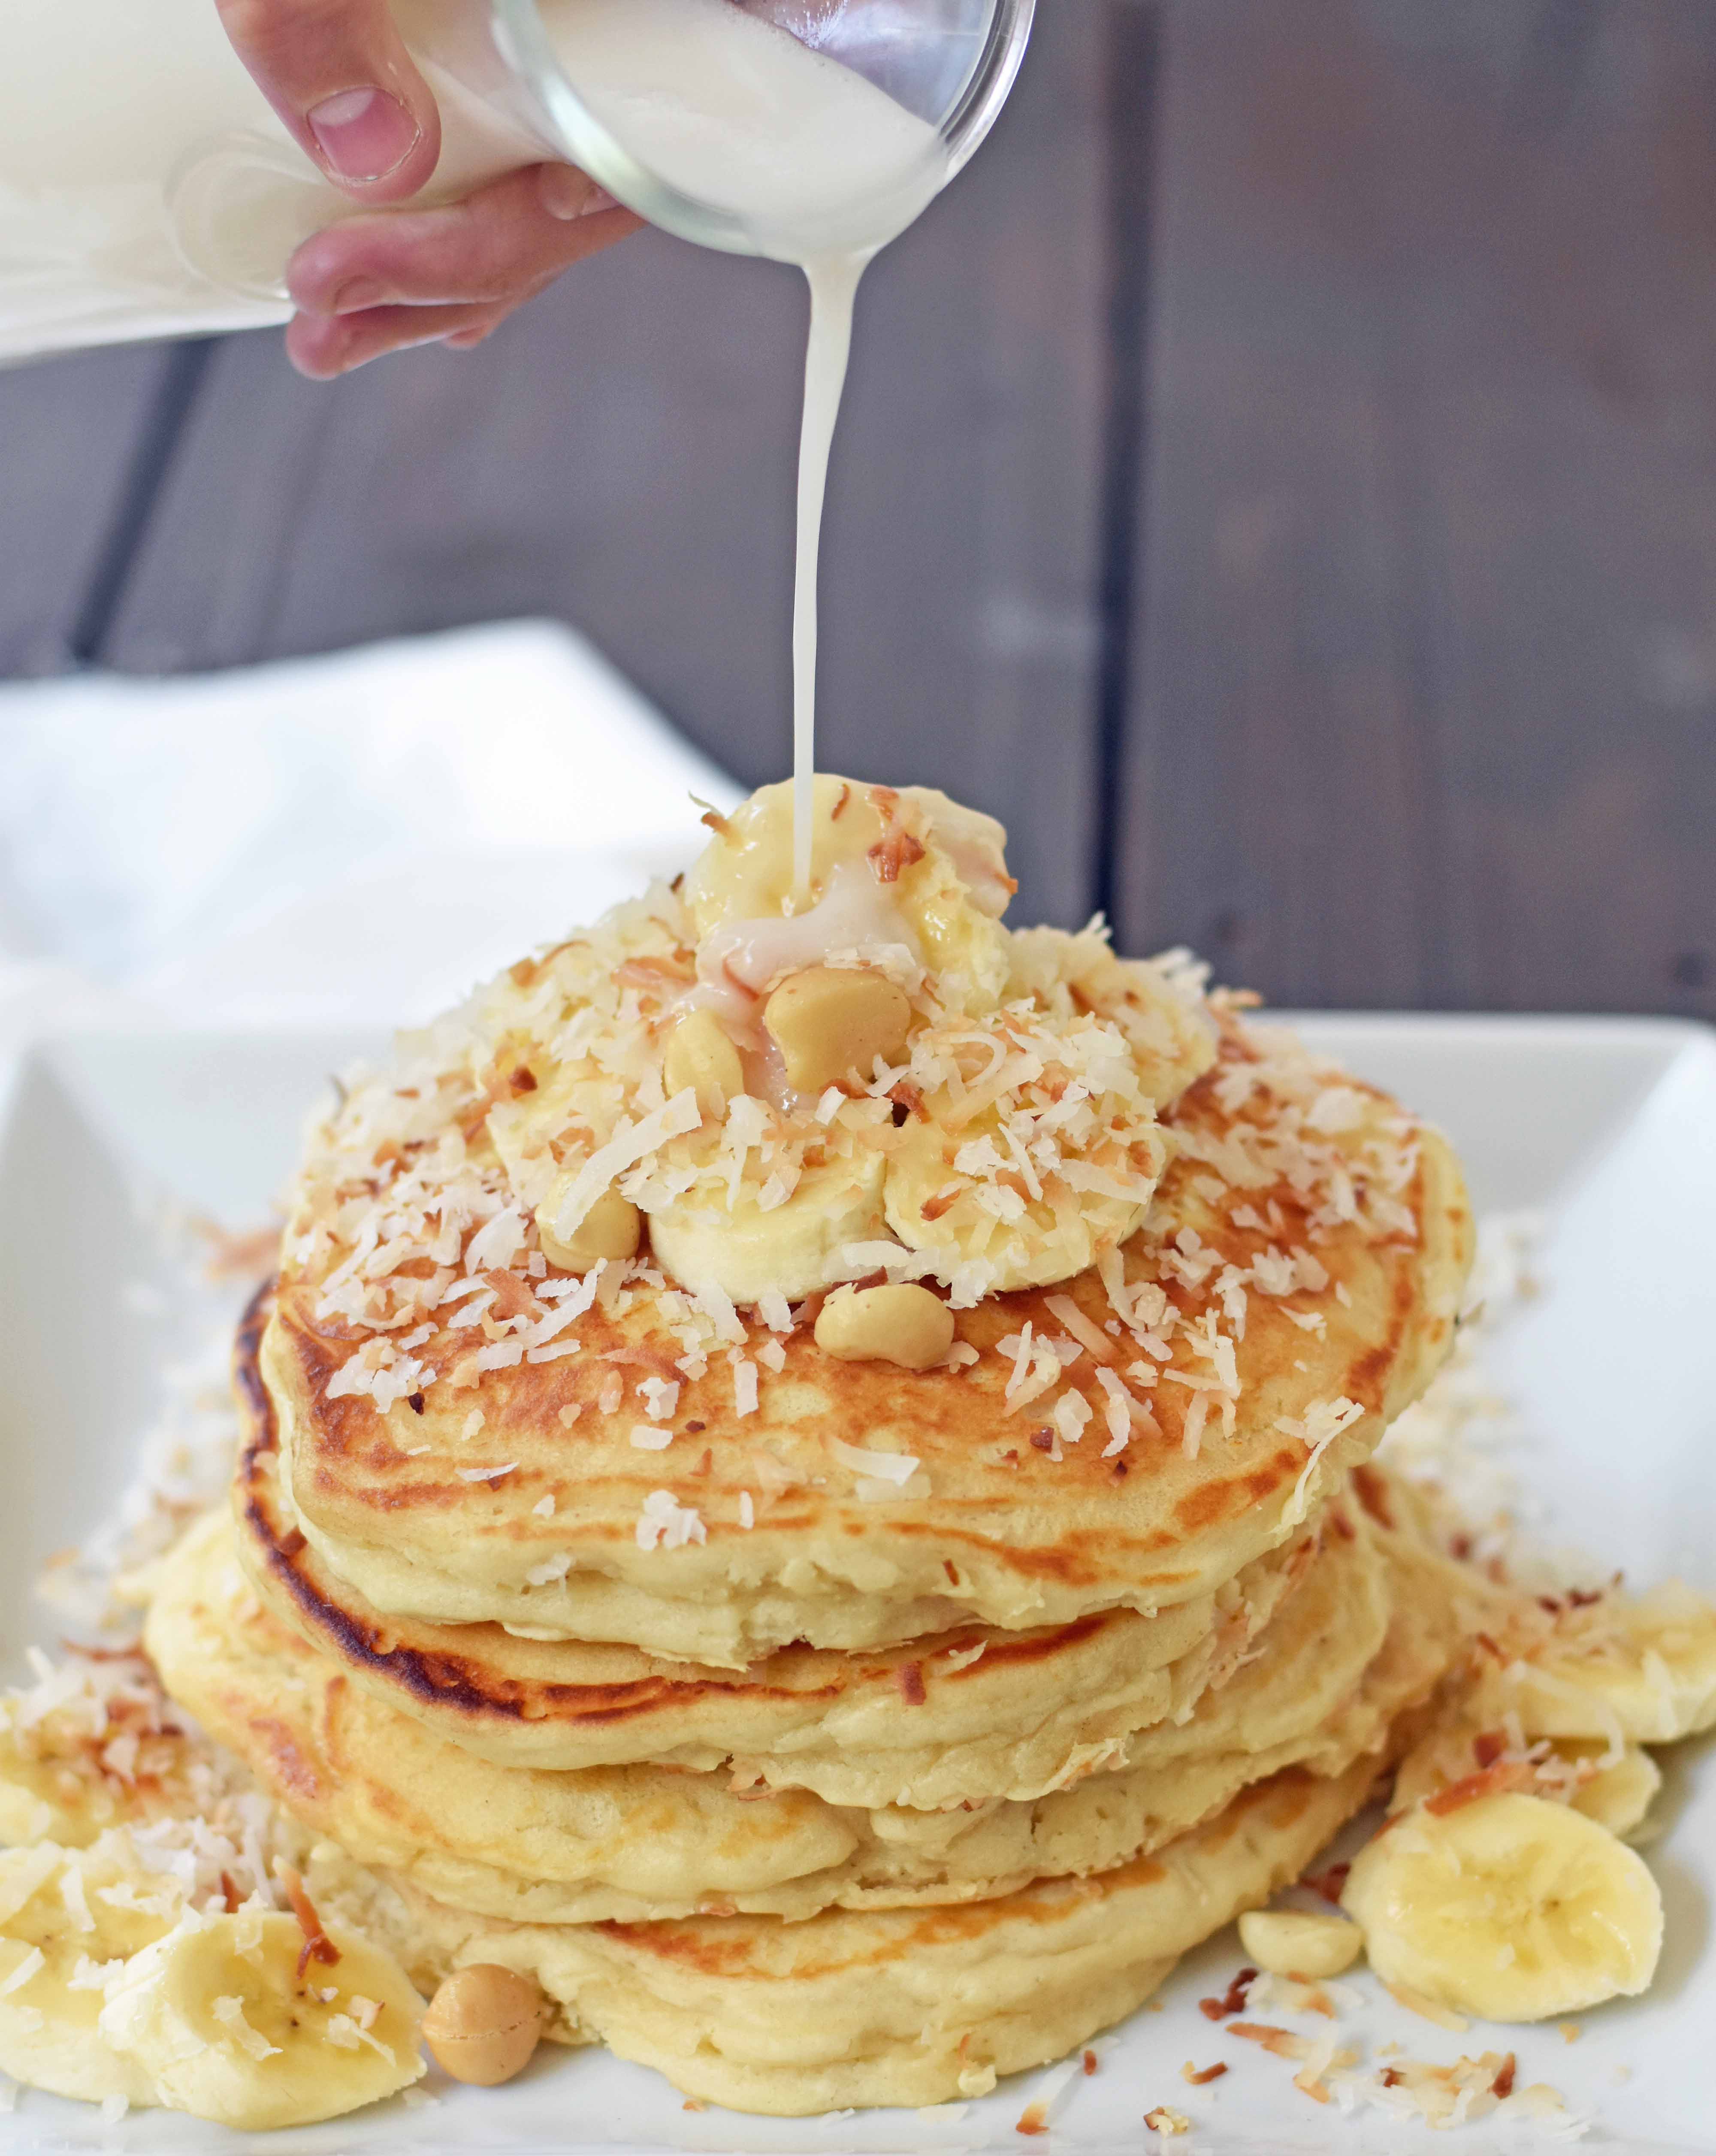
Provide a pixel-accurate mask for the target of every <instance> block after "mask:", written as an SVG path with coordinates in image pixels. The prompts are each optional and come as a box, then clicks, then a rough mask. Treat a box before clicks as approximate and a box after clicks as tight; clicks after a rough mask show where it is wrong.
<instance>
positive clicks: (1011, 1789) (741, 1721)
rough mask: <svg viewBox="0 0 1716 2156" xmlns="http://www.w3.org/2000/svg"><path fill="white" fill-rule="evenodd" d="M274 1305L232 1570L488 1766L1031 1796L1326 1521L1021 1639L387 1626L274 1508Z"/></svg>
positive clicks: (1090, 1758) (242, 1340)
mask: <svg viewBox="0 0 1716 2156" xmlns="http://www.w3.org/2000/svg"><path fill="white" fill-rule="evenodd" d="M268 1307H269V1299H268V1297H267V1296H266V1295H264V1296H263V1297H261V1298H259V1301H258V1303H257V1305H256V1306H254V1307H253V1309H252V1311H251V1312H249V1313H248V1316H247V1317H246V1320H245V1322H244V1323H243V1325H242V1326H241V1327H240V1329H239V1334H238V1354H237V1358H236V1363H235V1374H236V1379H237V1389H238V1396H239V1399H240V1402H241V1405H242V1407H243V1410H244V1413H245V1416H246V1419H247V1423H248V1430H247V1435H246V1441H245V1444H244V1446H243V1451H242V1454H241V1458H240V1462H239V1468H238V1476H237V1480H236V1482H235V1485H234V1490H233V1502H234V1509H235V1512H236V1514H237V1517H238V1556H239V1561H240V1562H241V1563H242V1564H243V1567H244V1569H245V1571H246V1573H248V1576H249V1578H250V1580H251V1583H252V1584H253V1585H254V1587H255V1589H256V1590H257V1593H258V1594H259V1596H260V1597H261V1599H262V1600H263V1601H264V1603H265V1604H267V1605H268V1606H269V1609H271V1610H272V1611H273V1613H274V1614H275V1616H277V1617H278V1618H279V1619H280V1620H283V1621H284V1622H285V1623H287V1624H289V1625H292V1626H294V1627H295V1629H296V1630H298V1631H300V1633H301V1634H302V1635H303V1636H304V1638H305V1640H307V1641H308V1642H309V1644H310V1645H311V1646H312V1647H314V1648H315V1649H316V1650H318V1651H319V1652H320V1653H321V1654H323V1655H327V1656H329V1657H330V1658H331V1659H332V1660H333V1661H335V1662H336V1663H337V1664H338V1665H339V1666H341V1668H342V1669H344V1670H345V1671H346V1673H347V1674H348V1675H349V1676H351V1679H352V1680H353V1681H354V1682H355V1683H356V1685H358V1686H360V1687H361V1688H362V1689H364V1690H366V1691H369V1692H370V1693H371V1694H372V1695H373V1696H374V1697H376V1698H378V1699H381V1700H383V1701H385V1702H387V1703H388V1704H389V1705H391V1706H392V1707H397V1708H398V1709H399V1710H401V1711H402V1712H404V1713H407V1714H408V1715H411V1716H412V1717H415V1718H416V1719H417V1720H418V1721H421V1722H423V1723H424V1724H425V1725H426V1726H427V1727H429V1728H430V1729H432V1730H433V1731H434V1732H436V1733H437V1734H438V1736H440V1737H443V1738H447V1739H448V1740H450V1741H451V1742H453V1743H457V1744H460V1745H463V1746H464V1747H466V1748H469V1749H470V1750H472V1751H474V1752H477V1753H480V1754H481V1755H482V1756H483V1757H484V1758H489V1759H492V1760H494V1761H495V1762H497V1763H500V1764H503V1765H509V1766H520V1767H534V1768H556V1769H566V1768H587V1767H602V1766H616V1765H624V1764H627V1763H632V1762H634V1761H639V1760H650V1761H655V1762H658V1763H662V1764H664V1765H675V1766H680V1767H689V1768H699V1769H709V1768H717V1767H726V1766H729V1765H731V1766H732V1767H733V1768H734V1769H735V1774H736V1775H737V1776H738V1777H739V1778H740V1779H756V1780H758V1781H761V1782H762V1783H764V1784H767V1785H769V1786H771V1787H776V1788H804V1789H813V1790H815V1791H816V1792H817V1794H819V1795H821V1796H822V1797H824V1798H826V1799H827V1800H828V1801H829V1802H830V1803H831V1804H855V1805H860V1806H864V1807H868V1806H872V1805H875V1804H913V1805H917V1806H919V1807H926V1806H935V1805H940V1804H958V1803H966V1802H974V1801H979V1800H983V1801H986V1800H988V1799H993V1798H996V1797H1001V1798H1007V1799H1013V1800H1026V1799H1031V1798H1033V1797H1037V1796H1040V1795H1042V1794H1043V1793H1044V1792H1045V1791H1046V1790H1048V1789H1054V1788H1057V1787H1060V1786H1062V1785H1063V1784H1066V1783H1067V1782H1068V1781H1070V1780H1073V1779H1076V1778H1077V1777H1078V1774H1081V1773H1085V1772H1089V1770H1090V1768H1091V1767H1092V1766H1093V1765H1094V1764H1100V1763H1102V1761H1103V1760H1104V1758H1106V1757H1107V1756H1108V1754H1109V1752H1110V1750H1111V1748H1112V1747H1113V1745H1114V1742H1115V1740H1116V1739H1118V1738H1124V1737H1125V1736H1126V1735H1128V1734H1129V1732H1132V1731H1134V1730H1135V1729H1141V1728H1144V1727H1147V1726H1149V1725H1150V1724H1151V1723H1153V1722H1159V1721H1160V1720H1161V1719H1162V1718H1163V1717H1165V1716H1168V1715H1173V1714H1181V1713H1184V1712H1188V1711H1189V1710H1190V1708H1191V1705H1192V1703H1193V1702H1194V1701H1196V1699H1197V1698H1198V1697H1200V1696H1201V1693H1202V1692H1203V1691H1205V1690H1206V1689H1207V1688H1208V1687H1210V1686H1219V1685H1221V1684H1222V1683H1223V1682H1224V1681H1226V1679H1227V1677H1228V1676H1230V1675H1231V1674H1232V1671H1233V1670H1234V1668H1235V1667H1236V1666H1237V1664H1238V1662H1239V1661H1240V1660H1241V1658H1242V1656H1243V1655H1245V1654H1246V1652H1247V1650H1248V1648H1249V1647H1250V1645H1251V1643H1252V1640H1253V1639H1254V1638H1255V1636H1256V1635H1257V1634H1258V1631H1259V1630H1261V1629H1262V1628H1263V1626H1264V1625H1266V1624H1268V1622H1269V1620H1270V1619H1271V1617H1272V1616H1273V1614H1274V1612H1275V1611H1276V1610H1277V1609H1278V1607H1279V1605H1280V1604H1281V1603H1282V1601H1283V1599H1284V1598H1285V1597H1286V1596H1287V1595H1288V1594H1291V1593H1292V1592H1293V1589H1294V1588H1295V1587H1296V1585H1297V1584H1298V1583H1299V1579H1300V1578H1301V1576H1302V1574H1303V1573H1304V1568H1305V1567H1306V1565H1307V1564H1308V1563H1309V1562H1310V1560H1311V1558H1313V1556H1314V1552H1315V1549H1316V1546H1317V1541H1318V1536H1319V1532H1320V1528H1319V1525H1318V1524H1316V1523H1314V1525H1313V1526H1312V1527H1310V1528H1309V1529H1306V1530H1303V1531H1301V1532H1300V1533H1299V1534H1298V1535H1296V1536H1295V1537H1293V1540H1292V1541H1290V1542H1289V1543H1286V1544H1284V1545H1283V1548H1281V1549H1280V1550H1278V1551H1273V1552H1270V1553H1268V1554H1267V1555H1265V1556H1264V1557H1262V1558H1258V1559H1257V1560H1256V1562H1255V1563H1252V1564H1251V1565H1249V1566H1247V1568H1246V1570H1245V1571H1244V1572H1243V1573H1241V1574H1239V1575H1238V1577H1237V1578H1235V1579H1233V1580H1232V1581H1230V1582H1228V1583H1227V1585H1225V1586H1224V1587H1222V1589H1220V1590H1219V1592H1218V1593H1217V1594H1215V1595H1212V1596H1200V1597H1199V1598H1198V1599H1196V1600H1195V1601H1191V1602H1185V1603H1181V1604H1176V1606H1175V1607H1173V1608H1172V1609H1165V1610H1163V1611H1161V1612H1160V1614H1157V1615H1156V1616H1155V1617H1148V1618H1147V1617H1142V1616H1140V1614H1138V1613H1137V1612H1136V1611H1135V1610H1130V1609H1110V1610H1104V1611H1100V1612H1098V1613H1096V1614H1093V1615H1090V1616H1088V1617H1081V1618H1078V1619H1077V1620H1075V1621H1074V1622H1073V1623H1072V1624H1070V1625H1061V1626H1055V1627H1050V1628H1047V1629H1040V1630H1033V1631H1027V1632H1014V1633H1007V1632H1001V1631H998V1630H996V1629H995V1628H993V1627H985V1626H976V1625H967V1626H965V1627H963V1628H961V1629H960V1630H957V1631H955V1632H950V1633H944V1634H941V1635H939V1636H937V1637H935V1638H932V1639H930V1640H912V1641H909V1642H908V1643H906V1644H905V1645H902V1646H900V1647H898V1648H894V1649H877V1650H872V1651H871V1652H870V1653H869V1654H868V1655H842V1654H838V1653H835V1652H833V1651H832V1650H828V1649H819V1648H812V1647H786V1648H781V1649H779V1650H776V1653H775V1654H773V1655H770V1656H769V1657H767V1658H766V1660H765V1661H761V1662H759V1663H757V1664H756V1665H754V1666H752V1668H751V1669H750V1670H748V1671H742V1672H735V1671H729V1670H715V1669H701V1670H699V1669H695V1668H692V1667H689V1666H687V1665H686V1664H684V1663H683V1662H668V1661H662V1660H660V1659H659V1658H657V1657H652V1656H649V1655H644V1654H643V1653H642V1652H641V1651H640V1650H638V1649H636V1648H633V1647H622V1646H617V1645H612V1644H611V1643H604V1642H595V1643H586V1642H582V1641H577V1640H521V1639H519V1638H516V1637H515V1635H512V1634H510V1633H509V1632H507V1631H506V1630H505V1629H504V1628H503V1627H501V1626H499V1625H432V1624H427V1623H425V1622H423V1620H417V1619H412V1618H406V1617H383V1616H382V1614H381V1613H380V1612H379V1611H377V1610H376V1609H373V1608H372V1607H371V1606H370V1605H368V1604H366V1603H365V1602H364V1601H363V1599H362V1597H361V1595H359V1594H357V1593H356V1590H355V1589H351V1588H348V1587H346V1584H344V1582H342V1581H341V1580H338V1579H336V1578H335V1577H334V1575H333V1574H332V1573H330V1571H329V1569H328V1568H327V1566H326V1565H325V1563H323V1562H322V1561H321V1559H320V1557H319V1555H318V1553H316V1551H315V1549H314V1548H312V1547H311V1546H310V1544H309V1543H306V1542H305V1539H304V1537H303V1536H302V1535H301V1534H300V1533H299V1532H296V1531H295V1530H294V1529H292V1528H290V1527H289V1526H288V1525H287V1523H286V1522H285V1519H284V1516H283V1514H282V1512H281V1508H280V1503H279V1491H278V1486H277V1478H276V1467H277V1451H276V1447H275V1443H274V1412H273V1406H272V1403H271V1402H270V1400H269V1396H268V1394H267V1392H266V1390H265V1389H264V1387H263V1386H262V1384H261V1383H260V1380H259V1376H258V1373H257V1368H256V1346H257V1342H258V1339H259V1335H260V1332H261V1329H262V1327H263V1324H264V1322H265V1319H266V1313H267V1310H268ZM919 1695H921V1697H919ZM903 1706H905V1707H909V1712H901V1708H902V1707H903Z"/></svg>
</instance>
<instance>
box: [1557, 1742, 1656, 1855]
mask: <svg viewBox="0 0 1716 2156" xmlns="http://www.w3.org/2000/svg"><path fill="white" fill-rule="evenodd" d="M1555 1753H1556V1756H1557V1757H1558V1758H1562V1759H1565V1760H1566V1761H1567V1763H1569V1764H1570V1765H1571V1766H1583V1765H1585V1764H1586V1763H1594V1762H1599V1761H1601V1760H1602V1759H1604V1758H1606V1757H1607V1754H1608V1747H1607V1746H1606V1744H1601V1743H1599V1742H1598V1741H1597V1739H1596V1738H1594V1737H1564V1738H1559V1739H1558V1740H1557V1742H1556V1744H1555ZM1661 1788H1662V1768H1660V1767H1659V1766H1658V1765H1657V1763H1656V1761H1655V1760H1654V1759H1653V1758H1652V1757H1651V1755H1650V1753H1648V1752H1642V1751H1641V1750H1640V1749H1639V1748H1638V1746H1637V1744H1626V1745H1623V1746H1622V1747H1621V1757H1620V1758H1618V1759H1616V1760H1615V1761H1613V1762H1612V1763H1611V1764H1610V1765H1608V1766H1602V1765H1600V1764H1599V1765H1596V1767H1595V1771H1594V1772H1593V1773H1592V1774H1591V1775H1590V1777H1589V1778H1588V1779H1585V1780H1584V1781H1581V1782H1580V1784H1579V1786H1578V1788H1577V1789H1575V1791H1574V1792H1573V1809H1574V1810H1575V1811H1576V1812H1583V1813H1584V1814H1585V1817H1586V1818H1587V1819H1594V1820H1596V1823H1597V1825H1599V1826H1606V1827H1607V1829H1608V1830H1609V1831H1610V1833H1611V1834H1618V1835H1621V1838H1622V1839H1623V1840H1625V1839H1626V1836H1627V1835H1631V1834H1634V1833H1636V1832H1637V1830H1638V1829H1639V1828H1640V1827H1642V1825H1644V1823H1645V1819H1646V1816H1647V1814H1648V1813H1649V1811H1650V1809H1651V1806H1652V1804H1654V1803H1655V1802H1656V1798H1657V1790H1658V1789H1661Z"/></svg>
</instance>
